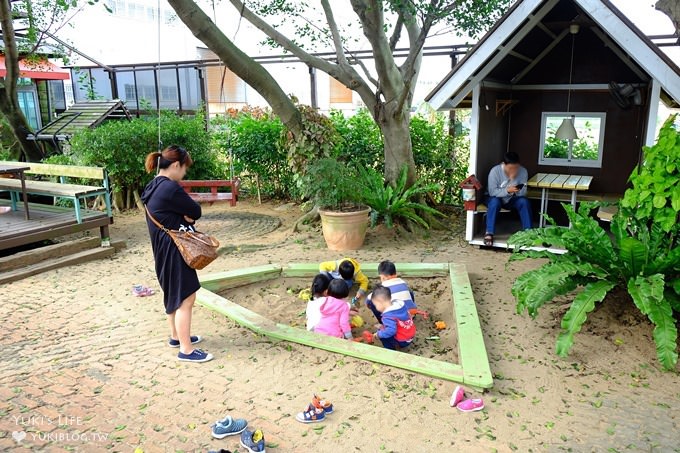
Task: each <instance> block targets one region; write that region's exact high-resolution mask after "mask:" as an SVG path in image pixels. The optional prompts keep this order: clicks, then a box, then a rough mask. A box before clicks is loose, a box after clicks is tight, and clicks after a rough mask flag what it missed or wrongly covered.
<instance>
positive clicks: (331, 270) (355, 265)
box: [319, 258, 368, 305]
mask: <svg viewBox="0 0 680 453" xmlns="http://www.w3.org/2000/svg"><path fill="white" fill-rule="evenodd" d="M319 272H321V273H322V274H327V275H328V276H330V277H331V278H340V279H342V280H344V281H345V283H346V284H347V289H348V290H349V289H351V288H352V286H354V284H355V283H356V284H358V285H359V290H358V291H357V295H356V298H355V299H356V300H354V299H353V300H352V305H354V303H355V302H360V301H361V300H362V299H363V298H364V297H366V293H367V292H368V277H366V275H365V274H364V273H363V272H361V265H360V264H359V262H358V261H357V260H355V259H353V258H343V259H341V260H338V261H324V262H323V263H321V264H319Z"/></svg>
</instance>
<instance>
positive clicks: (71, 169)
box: [0, 161, 113, 223]
mask: <svg viewBox="0 0 680 453" xmlns="http://www.w3.org/2000/svg"><path fill="white" fill-rule="evenodd" d="M0 164H7V165H10V164H12V162H2V161H0ZM14 164H16V162H14ZM26 165H27V166H30V167H31V169H30V170H26V174H27V175H34V176H49V177H57V178H58V179H59V182H55V181H42V180H34V179H27V180H26V192H27V193H29V194H32V195H44V196H49V197H55V198H65V199H68V200H72V201H73V205H74V208H75V216H76V221H77V222H78V223H82V222H83V219H82V214H81V210H80V202H81V200H86V199H87V198H90V197H97V196H100V195H101V196H102V197H103V198H104V203H105V204H106V214H107V215H108V217H113V213H112V212H111V191H110V185H109V176H108V173H107V171H106V169H105V168H101V167H83V166H77V165H54V164H35V163H26ZM66 178H79V179H91V180H95V181H99V182H100V183H101V184H100V185H97V186H85V185H79V184H67V183H66ZM0 190H6V191H9V192H10V197H11V200H12V209H13V210H16V204H17V202H18V200H19V195H20V194H21V181H19V180H18V179H8V178H0Z"/></svg>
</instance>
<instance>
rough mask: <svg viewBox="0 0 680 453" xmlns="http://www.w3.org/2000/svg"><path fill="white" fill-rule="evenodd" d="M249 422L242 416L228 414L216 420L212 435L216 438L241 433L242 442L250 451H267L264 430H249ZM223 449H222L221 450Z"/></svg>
mask: <svg viewBox="0 0 680 453" xmlns="http://www.w3.org/2000/svg"><path fill="white" fill-rule="evenodd" d="M247 427H248V422H247V421H246V420H244V419H242V418H232V417H231V416H229V415H228V416H226V417H225V418H223V419H222V420H218V421H216V422H215V423H214V424H213V425H212V427H211V431H212V436H213V437H214V438H215V439H224V438H225V437H228V436H237V435H239V434H240V435H241V437H240V443H241V446H242V447H243V448H245V449H246V450H247V451H249V452H250V453H265V443H264V434H263V433H262V430H260V429H258V430H255V431H249V430H247V429H246V428H247ZM220 451H221V450H220Z"/></svg>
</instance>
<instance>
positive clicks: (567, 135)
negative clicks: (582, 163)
mask: <svg viewBox="0 0 680 453" xmlns="http://www.w3.org/2000/svg"><path fill="white" fill-rule="evenodd" d="M580 28H581V27H580V26H579V25H578V24H571V25H570V26H569V33H571V62H570V63H569V91H568V94H567V112H569V111H570V109H571V82H572V77H573V76H574V43H575V41H576V34H577V33H578V32H579V30H580ZM574 118H575V116H574V115H572V116H571V117H570V118H565V119H563V120H562V124H560V127H558V128H557V132H556V133H555V138H557V139H558V140H569V148H571V146H572V144H573V143H572V142H573V141H574V140H576V139H577V138H578V133H576V128H575V127H574ZM569 156H570V157H571V149H570V151H569Z"/></svg>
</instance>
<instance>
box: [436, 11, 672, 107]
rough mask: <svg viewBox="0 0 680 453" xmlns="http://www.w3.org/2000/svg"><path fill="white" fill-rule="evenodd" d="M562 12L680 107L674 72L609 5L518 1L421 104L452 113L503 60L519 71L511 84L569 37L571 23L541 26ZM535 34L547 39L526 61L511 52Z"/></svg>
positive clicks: (669, 62) (522, 55)
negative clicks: (570, 12)
mask: <svg viewBox="0 0 680 453" xmlns="http://www.w3.org/2000/svg"><path fill="white" fill-rule="evenodd" d="M565 7H572V8H574V7H575V8H576V10H577V11H578V12H579V14H581V15H582V16H583V17H579V18H578V20H577V21H576V23H578V22H579V21H584V22H587V24H588V26H590V28H591V29H592V31H593V32H594V33H595V34H597V35H598V37H599V38H600V39H601V40H602V41H603V42H604V44H605V45H606V46H607V47H609V48H610V49H611V50H612V51H613V52H614V53H615V54H616V55H617V56H618V57H619V58H620V59H621V60H622V61H623V62H624V63H625V64H626V65H627V66H628V67H629V69H630V70H631V71H632V72H633V73H635V74H637V75H638V77H639V78H640V79H642V80H648V79H649V78H652V79H655V80H657V81H658V83H659V84H660V86H661V89H662V91H663V92H664V93H663V94H665V96H662V98H663V99H664V100H666V101H669V100H672V101H674V102H675V103H680V68H678V66H677V65H676V64H675V63H674V62H673V61H672V60H671V59H670V57H669V56H668V55H666V54H665V53H664V52H662V51H661V50H660V49H659V47H658V46H657V45H656V44H654V43H653V42H652V41H651V40H650V39H649V38H648V37H647V36H645V35H644V33H642V31H640V29H638V28H637V27H636V26H635V25H634V24H633V23H632V22H631V21H630V20H629V19H628V18H627V17H626V16H625V15H624V14H623V13H622V12H621V11H619V10H618V8H616V7H615V6H614V5H613V4H612V3H611V2H610V1H609V0H518V1H517V2H516V3H515V4H514V5H513V7H512V8H511V9H510V10H509V11H508V12H507V13H506V14H505V15H504V16H503V17H502V18H501V19H500V20H499V21H498V22H497V23H496V24H495V25H494V27H493V28H492V29H491V30H489V32H488V33H487V34H486V35H485V36H484V37H483V38H482V39H481V40H480V41H479V42H478V43H477V45H475V46H474V47H473V48H472V49H471V50H470V52H468V54H467V55H466V56H465V57H464V58H463V59H462V60H461V61H460V62H459V63H458V64H457V65H456V66H455V67H454V68H453V69H452V70H451V72H449V74H448V75H447V76H446V77H445V78H444V79H443V80H442V81H441V82H440V83H439V84H438V85H437V87H435V89H434V90H432V92H430V94H428V95H427V97H426V98H425V100H426V101H427V102H429V103H430V105H432V107H434V108H435V109H438V110H439V109H450V108H454V107H456V106H457V105H458V104H459V103H460V102H461V101H462V100H463V99H464V98H465V97H466V96H468V95H469V94H470V92H471V91H472V89H473V88H474V87H475V86H477V85H478V84H479V83H481V82H482V81H484V80H485V78H486V77H487V76H488V75H489V74H490V73H492V71H494V70H495V69H496V68H497V67H499V65H500V64H501V63H502V62H504V61H507V60H506V59H507V58H508V57H509V56H514V57H516V58H515V60H521V62H520V63H521V64H522V65H523V67H522V68H521V69H519V70H518V71H516V73H515V76H514V77H513V78H512V79H511V80H510V83H511V84H516V83H517V82H518V81H519V79H521V78H523V77H524V76H525V75H526V74H527V73H529V72H530V71H531V70H532V68H533V67H535V66H536V65H538V64H540V62H541V60H542V59H543V58H544V57H545V56H546V55H548V54H549V53H550V52H551V50H552V49H553V48H554V47H555V46H556V45H558V44H559V42H560V41H561V40H562V39H564V38H565V37H566V36H568V35H569V24H570V22H569V20H573V18H569V20H567V21H565V22H564V26H563V28H562V30H561V31H557V30H551V29H549V28H548V27H546V25H545V24H544V20H545V19H546V18H552V20H554V19H555V17H556V16H557V15H558V13H559V11H560V10H564V9H565ZM539 32H540V33H541V34H543V38H544V39H547V40H546V41H545V42H543V43H542V45H541V48H540V49H533V50H534V52H533V53H532V54H530V55H528V54H526V53H521V52H518V51H517V50H518V48H520V47H522V46H520V44H523V45H525V44H526V43H527V42H528V41H532V42H535V41H536V40H535V39H533V38H534V37H535V36H538V33H539ZM543 44H545V45H543ZM525 47H526V45H525ZM516 65H517V63H515V67H517V66H516Z"/></svg>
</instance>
